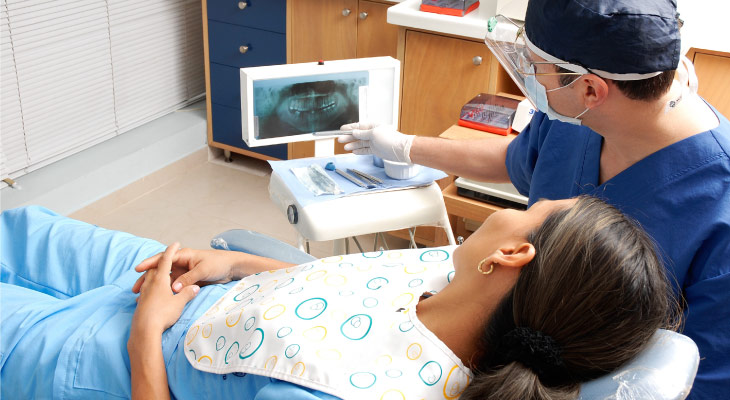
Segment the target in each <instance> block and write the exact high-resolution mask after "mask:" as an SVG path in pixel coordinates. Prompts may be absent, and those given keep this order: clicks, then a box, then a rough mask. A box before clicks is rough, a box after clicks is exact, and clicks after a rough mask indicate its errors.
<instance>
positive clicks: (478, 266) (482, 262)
mask: <svg viewBox="0 0 730 400" xmlns="http://www.w3.org/2000/svg"><path fill="white" fill-rule="evenodd" d="M488 258H489V257H487V258H485V259H483V260H482V261H481V262H480V263H479V265H477V271H479V272H481V273H482V274H484V275H489V274H491V273H492V272H493V271H494V263H489V271H484V270H483V269H482V267H483V266H484V263H485V262H487V259H488Z"/></svg>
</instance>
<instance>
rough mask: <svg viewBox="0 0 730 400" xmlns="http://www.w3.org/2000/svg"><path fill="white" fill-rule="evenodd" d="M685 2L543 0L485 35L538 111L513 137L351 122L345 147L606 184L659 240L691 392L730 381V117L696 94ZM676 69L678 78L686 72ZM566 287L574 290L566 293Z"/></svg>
mask: <svg viewBox="0 0 730 400" xmlns="http://www.w3.org/2000/svg"><path fill="white" fill-rule="evenodd" d="M680 26H681V21H680V20H679V18H678V14H677V10H676V1H674V0H652V1H641V2H630V1H621V0H614V1H600V0H531V1H530V2H529V5H528V8H527V13H526V18H525V23H524V25H522V24H521V23H517V22H515V21H512V20H510V19H508V18H506V17H503V16H497V17H495V18H492V19H491V20H490V21H489V26H488V31H489V33H488V34H487V37H486V39H485V42H486V43H487V45H488V46H489V48H490V50H492V52H493V53H494V55H495V56H496V57H497V59H498V60H499V62H500V64H501V65H502V67H503V68H505V70H506V71H507V72H508V73H509V74H510V76H511V77H512V78H513V80H514V81H515V82H516V83H517V85H518V86H519V87H520V89H521V90H522V91H523V92H524V93H525V94H526V95H527V97H528V98H529V99H530V101H531V102H532V103H533V104H535V106H536V107H537V108H538V109H539V112H537V113H536V114H535V115H534V116H533V118H532V121H531V122H530V124H529V125H528V127H526V128H525V129H524V130H523V132H522V133H520V134H519V135H518V136H517V137H516V138H515V139H514V140H512V141H510V140H509V139H508V138H490V139H483V140H481V141H456V140H446V139H440V138H431V137H420V136H412V135H404V134H402V133H399V132H396V131H395V130H394V129H393V128H390V127H386V126H373V125H372V124H367V123H356V124H350V125H346V126H343V127H342V129H343V130H352V135H347V136H342V137H340V139H339V140H340V141H341V142H345V143H347V142H349V143H348V144H347V145H346V146H345V149H346V150H351V151H353V152H354V153H356V154H375V155H377V156H379V157H381V158H383V159H389V160H393V161H400V162H409V163H417V164H422V165H427V166H430V167H434V168H438V169H441V170H444V171H446V172H448V173H451V174H454V175H459V176H463V177H467V178H471V179H476V180H481V181H491V182H510V181H511V182H512V184H514V186H515V187H516V188H517V189H518V190H519V191H520V192H521V193H522V194H524V195H526V196H529V204H530V205H532V204H534V203H535V202H536V201H538V200H539V199H542V198H546V199H564V198H570V197H573V196H577V195H581V194H589V195H593V196H598V197H601V198H603V199H604V200H606V201H607V202H609V203H611V204H613V205H614V206H616V207H617V208H619V209H621V210H622V211H624V212H625V213H627V214H629V215H631V216H632V217H634V218H635V219H637V220H638V221H639V222H640V223H641V225H642V226H643V227H644V228H645V229H646V230H647V232H648V233H649V234H650V235H651V236H652V237H653V238H654V240H655V241H656V245H657V248H658V250H659V252H660V253H661V254H662V255H663V257H662V258H663V263H664V265H665V267H666V268H667V270H668V272H669V273H670V276H672V277H673V278H674V280H675V282H676V285H675V290H676V291H677V292H678V293H680V294H682V295H683V296H684V299H685V301H686V304H685V305H684V318H685V326H684V334H686V335H688V336H690V337H691V338H692V339H693V340H694V341H695V342H696V343H697V345H698V347H699V349H700V357H701V361H700V365H699V371H698V375H697V378H696V380H695V384H694V388H693V390H692V392H691V394H690V398H702V399H714V398H724V397H725V396H726V395H727V390H728V388H730V357H728V354H730V156H729V154H730V122H729V121H728V120H727V119H726V118H725V117H724V116H722V115H721V114H720V113H719V112H718V111H717V110H715V109H714V108H713V107H712V106H711V105H709V104H708V103H706V102H705V101H704V100H703V99H702V98H700V97H699V96H698V95H697V94H696V89H697V78H696V76H695V74H694V70H693V67H692V64H691V63H690V62H689V61H688V60H686V59H683V57H682V54H681V52H680V47H681V46H680V35H679V28H680ZM675 77H676V79H675ZM566 295H570V294H568V293H566Z"/></svg>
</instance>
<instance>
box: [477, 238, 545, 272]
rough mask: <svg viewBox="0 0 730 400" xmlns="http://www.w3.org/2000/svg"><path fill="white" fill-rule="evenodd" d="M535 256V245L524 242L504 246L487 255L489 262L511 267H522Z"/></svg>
mask: <svg viewBox="0 0 730 400" xmlns="http://www.w3.org/2000/svg"><path fill="white" fill-rule="evenodd" d="M533 258H535V246H533V245H532V243H527V242H523V243H520V244H517V245H514V246H502V247H500V248H499V249H497V250H495V251H494V253H492V254H490V255H489V257H487V262H489V263H493V264H496V265H500V266H503V267H510V268H522V267H524V266H525V265H527V263H529V262H530V261H532V259H533Z"/></svg>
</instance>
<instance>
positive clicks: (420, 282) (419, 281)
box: [408, 279, 423, 287]
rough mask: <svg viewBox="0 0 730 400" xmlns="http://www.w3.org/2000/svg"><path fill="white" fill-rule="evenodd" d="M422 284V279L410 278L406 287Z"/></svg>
mask: <svg viewBox="0 0 730 400" xmlns="http://www.w3.org/2000/svg"><path fill="white" fill-rule="evenodd" d="M421 285H423V279H412V280H411V281H410V282H408V287H417V286H421Z"/></svg>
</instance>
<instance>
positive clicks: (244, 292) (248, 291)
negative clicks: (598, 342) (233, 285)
mask: <svg viewBox="0 0 730 400" xmlns="http://www.w3.org/2000/svg"><path fill="white" fill-rule="evenodd" d="M259 287H260V285H259V284H258V283H257V284H254V285H251V286H249V287H247V288H246V289H243V290H242V291H241V293H239V294H237V295H235V296H233V301H241V300H243V299H245V298H247V297H248V296H251V295H252V294H254V293H256V291H257V290H259Z"/></svg>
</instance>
